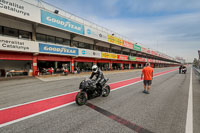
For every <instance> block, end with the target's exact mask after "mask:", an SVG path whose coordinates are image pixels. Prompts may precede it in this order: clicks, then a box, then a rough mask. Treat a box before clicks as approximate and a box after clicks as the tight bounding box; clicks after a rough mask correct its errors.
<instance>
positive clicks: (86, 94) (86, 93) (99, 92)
mask: <svg viewBox="0 0 200 133" xmlns="http://www.w3.org/2000/svg"><path fill="white" fill-rule="evenodd" d="M108 80H109V79H104V81H103V82H102V83H101V85H102V88H99V87H97V86H96V85H95V84H94V82H95V81H94V80H92V79H88V80H86V79H85V80H83V81H82V82H81V83H80V86H79V89H80V92H78V94H77V95H76V103H77V104H78V105H80V106H81V105H84V104H86V102H87V100H89V99H91V98H95V97H99V96H102V97H107V96H108V95H109V94H110V86H109V85H108V84H106V82H107V81H108Z"/></svg>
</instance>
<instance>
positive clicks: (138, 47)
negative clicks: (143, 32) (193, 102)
mask: <svg viewBox="0 0 200 133" xmlns="http://www.w3.org/2000/svg"><path fill="white" fill-rule="evenodd" d="M133 49H134V50H136V51H141V47H140V46H139V45H137V44H134V45H133Z"/></svg>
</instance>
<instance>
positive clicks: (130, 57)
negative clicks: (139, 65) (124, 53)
mask: <svg viewBox="0 0 200 133" xmlns="http://www.w3.org/2000/svg"><path fill="white" fill-rule="evenodd" d="M128 60H131V61H136V57H133V56H129V57H128Z"/></svg>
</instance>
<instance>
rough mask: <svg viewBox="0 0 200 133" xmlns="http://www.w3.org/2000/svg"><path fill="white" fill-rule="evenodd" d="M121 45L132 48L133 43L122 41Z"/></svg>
mask: <svg viewBox="0 0 200 133" xmlns="http://www.w3.org/2000/svg"><path fill="white" fill-rule="evenodd" d="M123 47H126V48H130V49H133V44H132V43H130V42H127V41H123Z"/></svg>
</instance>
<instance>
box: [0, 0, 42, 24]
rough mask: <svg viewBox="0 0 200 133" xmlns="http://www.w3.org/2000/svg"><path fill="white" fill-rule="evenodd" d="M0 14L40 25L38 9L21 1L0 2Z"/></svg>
mask: <svg viewBox="0 0 200 133" xmlns="http://www.w3.org/2000/svg"><path fill="white" fill-rule="evenodd" d="M0 12H1V13H4V14H8V15H11V16H14V17H18V18H22V19H26V20H30V21H34V22H38V23H40V9H39V8H38V7H36V6H33V5H31V4H28V3H26V2H24V1H21V0H0Z"/></svg>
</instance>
